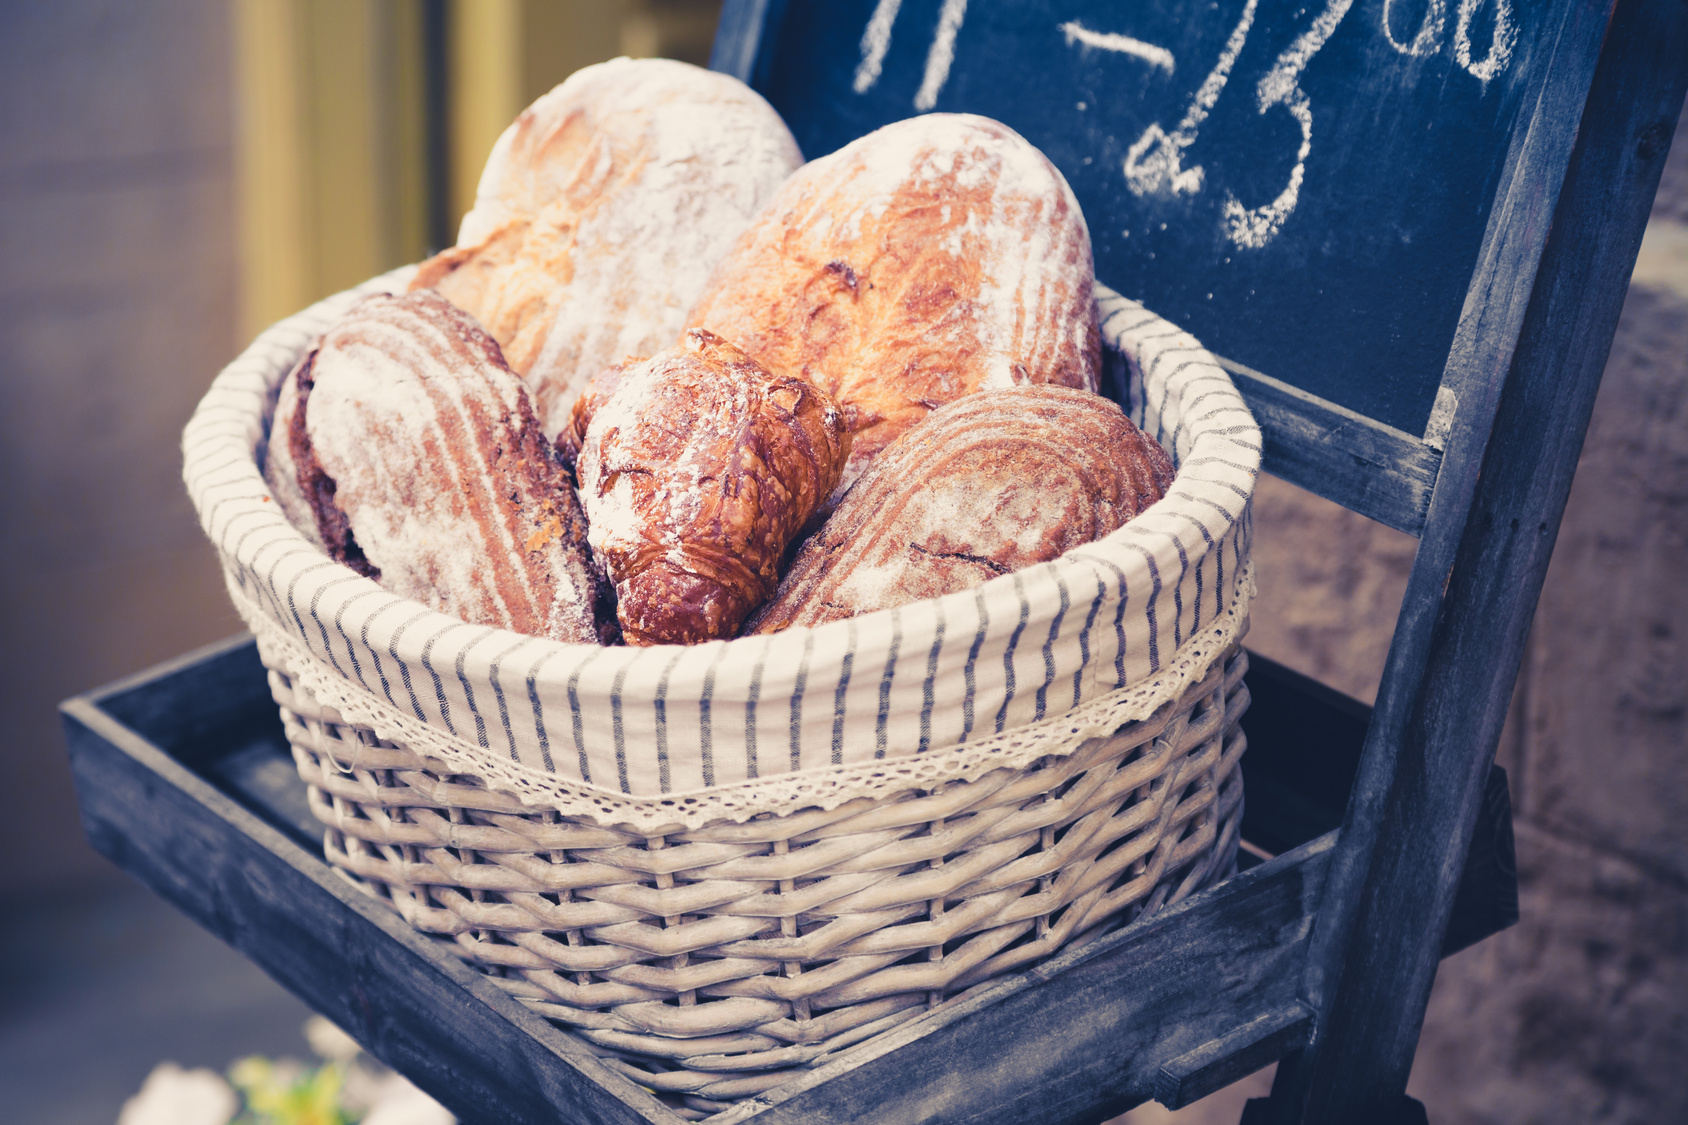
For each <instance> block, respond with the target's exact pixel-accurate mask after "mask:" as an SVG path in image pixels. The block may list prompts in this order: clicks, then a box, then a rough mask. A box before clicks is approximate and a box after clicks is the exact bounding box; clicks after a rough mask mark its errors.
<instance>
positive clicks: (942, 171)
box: [687, 113, 1101, 488]
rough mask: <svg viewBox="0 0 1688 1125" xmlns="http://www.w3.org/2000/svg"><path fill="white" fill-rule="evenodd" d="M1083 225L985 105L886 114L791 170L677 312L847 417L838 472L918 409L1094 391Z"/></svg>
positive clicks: (1047, 174) (1096, 357)
mask: <svg viewBox="0 0 1688 1125" xmlns="http://www.w3.org/2000/svg"><path fill="white" fill-rule="evenodd" d="M1092 271H1093V267H1092V263H1091V256H1090V235H1089V231H1088V229H1087V228H1086V227H1085V224H1084V216H1083V215H1082V214H1081V213H1080V211H1079V206H1078V202H1077V200H1075V199H1074V198H1073V194H1072V192H1071V190H1070V189H1069V188H1068V187H1067V183H1066V181H1065V180H1064V179H1063V178H1062V177H1061V173H1060V172H1058V171H1057V170H1056V169H1055V166H1054V165H1053V164H1051V163H1050V162H1049V160H1048V159H1047V158H1046V157H1045V156H1044V155H1043V154H1042V153H1041V152H1039V151H1038V150H1037V149H1036V148H1034V147H1032V145H1030V144H1028V143H1027V142H1026V141H1025V140H1024V139H1022V138H1021V137H1020V136H1019V135H1018V134H1017V133H1015V132H1014V131H1013V130H1012V129H1009V128H1008V127H1007V126H1006V125H1002V124H1000V123H999V122H996V121H992V120H990V119H988V118H983V117H974V116H970V115H965V114H943V113H933V114H927V115H925V116H922V117H914V118H910V119H908V120H906V121H899V122H897V123H895V124H893V125H887V126H886V127H884V128H883V129H880V130H878V131H877V132H874V133H870V134H868V135H867V136H865V137H862V138H861V139H859V140H857V141H855V142H853V143H851V144H849V145H846V146H845V147H844V148H842V149H840V150H838V151H837V152H835V153H833V154H832V155H830V156H826V157H822V158H821V159H819V160H815V161H812V162H811V163H809V164H807V165H805V166H804V167H803V168H801V169H800V170H799V171H798V172H796V173H795V174H794V175H793V176H792V177H791V178H790V179H789V180H787V181H786V183H785V186H784V187H782V188H781V189H780V191H779V193H778V194H777V195H776V196H775V197H774V199H773V201H772V202H771V203H770V204H769V205H768V207H767V209H766V210H765V211H763V212H762V215H761V216H760V217H759V218H758V219H757V220H756V221H755V222H754V223H753V224H751V226H750V228H749V229H747V230H746V231H745V232H744V234H743V235H742V236H741V237H740V238H739V240H738V242H737V243H736V244H735V245H734V246H733V248H732V250H731V252H730V253H729V254H728V255H727V256H726V258H724V259H723V260H722V262H721V264H720V265H719V266H718V267H717V268H716V270H715V273H714V276H713V277H711V279H710V281H709V286H708V288H707V290H705V292H704V294H703V296H702V298H701V299H700V300H699V302H698V305H697V308H696V309H694V310H693V312H692V315H691V318H690V319H689V320H688V322H687V323H688V324H690V325H691V326H693V327H699V328H707V329H709V330H710V331H712V332H716V333H718V334H720V335H721V336H724V337H726V338H727V339H729V340H732V341H734V342H735V343H736V344H737V345H738V346H739V347H741V348H743V349H744V351H745V352H747V353H748V354H749V355H751V356H753V357H755V358H756V359H757V361H759V362H760V363H762V364H764V365H765V366H766V367H767V368H768V369H769V370H771V371H773V372H775V373H777V374H782V375H794V376H799V377H801V378H804V379H807V380H808V381H810V382H812V383H814V384H815V385H816V386H817V387H820V388H821V389H822V390H824V391H826V392H827V393H828V394H830V395H831V396H832V397H833V398H834V399H836V400H837V401H838V403H839V404H840V405H841V406H843V407H845V408H846V409H847V410H853V411H854V413H855V420H854V422H853V429H854V437H855V441H854V445H853V452H852V453H851V457H850V465H849V467H848V469H847V470H846V472H845V474H844V478H843V481H842V486H841V488H847V487H849V485H850V484H851V482H853V481H854V480H855V479H856V477H857V476H859V475H860V473H861V471H862V469H863V468H864V467H865V466H866V465H867V463H868V462H869V461H871V460H872V459H873V457H874V456H875V455H877V454H878V452H879V451H880V450H881V449H883V448H884V447H885V446H886V445H888V444H889V443H890V442H891V441H892V440H894V439H895V438H896V436H897V435H898V434H900V433H902V432H903V431H904V430H906V429H908V428H909V427H910V426H912V425H914V424H915V423H916V422H918V421H920V420H921V419H922V418H924V417H925V416H926V414H927V412H928V411H930V410H931V409H932V408H934V407H937V406H941V405H942V404H944V403H946V402H951V401H954V400H955V399H958V398H960V397H962V396H963V395H967V394H972V393H973V392H975V391H979V390H984V389H986V388H994V387H1009V386H1016V385H1020V384H1028V383H1052V384H1058V385H1061V386H1067V387H1079V388H1083V389H1086V390H1095V389H1096V386H1097V377H1098V373H1099V371H1100V365H1101V350H1100V348H1101V345H1100V336H1099V333H1098V330H1097V324H1096V306H1095V300H1094V295H1093V293H1092V289H1093V286H1094V283H1095V279H1094V276H1093V272H1092Z"/></svg>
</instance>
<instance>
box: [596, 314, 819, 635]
mask: <svg viewBox="0 0 1688 1125" xmlns="http://www.w3.org/2000/svg"><path fill="white" fill-rule="evenodd" d="M613 378H614V385H613V388H611V389H610V390H609V393H607V394H605V395H603V396H601V397H600V396H597V395H594V394H588V395H587V396H586V398H585V400H584V401H585V403H586V404H587V406H588V407H590V408H591V409H590V416H589V417H586V418H584V419H583V420H584V421H585V426H584V433H585V439H584V441H583V442H582V445H581V450H580V459H579V461H578V463H577V469H578V471H579V474H580V491H581V497H582V500H583V502H584V503H585V506H586V514H587V517H588V520H589V526H590V530H589V532H588V537H589V539H590V542H591V545H592V549H593V550H594V551H595V552H596V554H597V557H598V558H599V559H600V560H602V562H603V564H604V566H605V568H606V570H607V571H608V572H609V576H610V578H611V579H612V580H613V581H614V582H615V589H616V595H617V606H616V609H617V613H618V615H619V617H620V621H621V631H622V636H623V638H624V639H625V640H626V641H627V643H628V644H635V645H652V644H671V643H672V644H695V643H698V642H701V641H707V640H712V639H715V638H717V637H730V636H732V635H734V634H735V633H736V632H737V631H738V627H739V625H740V624H741V623H742V622H743V621H744V619H745V617H746V616H748V615H749V614H750V612H751V611H752V610H754V609H755V608H756V607H757V606H758V605H760V604H761V603H762V602H763V601H765V600H766V599H767V597H768V595H769V594H771V593H773V591H774V589H775V588H776V586H777V585H778V582H779V563H780V559H781V556H782V555H783V554H784V552H785V549H786V546H787V544H788V543H789V542H790V541H791V539H792V537H793V536H794V535H796V533H797V531H798V529H799V528H801V527H802V526H803V524H804V522H805V521H806V520H807V519H808V518H809V516H810V515H811V514H812V513H813V512H814V510H815V508H816V507H817V506H818V505H819V504H820V503H821V501H822V500H824V499H825V498H826V496H827V495H828V494H829V493H830V492H831V491H832V489H833V487H834V486H835V485H836V484H837V483H838V477H839V474H840V473H841V472H842V471H843V468H844V464H845V462H846V460H847V459H848V457H849V452H850V438H849V433H848V430H847V428H846V426H845V424H844V420H843V417H842V414H841V412H840V411H839V409H838V406H837V404H836V403H834V402H833V401H832V399H831V398H829V397H828V396H827V395H826V394H825V393H824V392H822V391H819V390H817V389H816V388H814V387H813V386H811V385H809V384H808V383H806V382H804V381H803V380H801V379H798V378H795V377H791V376H780V375H774V374H771V373H770V372H769V371H768V370H767V369H766V368H764V367H763V366H761V365H760V364H758V363H757V362H756V361H754V360H752V359H751V358H750V357H748V356H746V355H745V354H744V353H743V352H741V351H739V350H738V349H737V348H735V347H734V346H733V345H731V344H729V343H727V342H726V341H725V340H722V339H721V338H720V337H718V336H716V335H714V334H713V333H710V332H705V331H702V330H698V329H694V330H691V331H689V332H687V333H686V334H685V335H684V337H683V338H682V340H681V343H680V345H679V346H678V347H675V348H672V349H670V350H668V351H665V352H661V353H659V354H657V355H655V356H652V357H651V358H650V359H648V360H645V361H643V362H641V363H636V364H633V365H632V366H628V367H623V368H620V369H618V370H614V371H613Z"/></svg>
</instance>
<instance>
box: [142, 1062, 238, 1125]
mask: <svg viewBox="0 0 1688 1125" xmlns="http://www.w3.org/2000/svg"><path fill="white" fill-rule="evenodd" d="M239 1109H240V1098H239V1097H237V1096H236V1094H235V1092H234V1088H233V1087H232V1086H230V1085H229V1084H228V1083H227V1082H225V1081H223V1080H222V1078H221V1077H219V1076H218V1075H217V1074H216V1073H215V1072H213V1071H210V1070H206V1069H204V1068H200V1069H198V1070H183V1069H182V1068H181V1067H179V1066H177V1065H176V1064H175V1063H173V1062H166V1063H159V1064H158V1065H157V1066H156V1067H154V1068H153V1071H152V1073H151V1074H149V1075H147V1080H146V1081H145V1082H144V1083H142V1084H141V1092H140V1093H138V1094H136V1095H135V1096H134V1097H132V1098H130V1099H129V1100H128V1101H126V1102H124V1103H123V1110H122V1112H121V1113H119V1114H118V1116H117V1125H228V1123H229V1122H230V1121H232V1120H233V1119H234V1115H235V1113H236V1112H238V1111H239Z"/></svg>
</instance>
